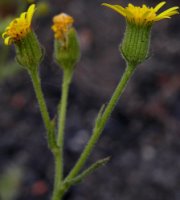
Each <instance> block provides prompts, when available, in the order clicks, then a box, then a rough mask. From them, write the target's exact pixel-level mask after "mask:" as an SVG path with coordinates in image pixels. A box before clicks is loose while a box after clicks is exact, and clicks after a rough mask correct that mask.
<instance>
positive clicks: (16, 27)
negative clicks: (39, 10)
mask: <svg viewBox="0 0 180 200" xmlns="http://www.w3.org/2000/svg"><path fill="white" fill-rule="evenodd" d="M34 11H35V4H32V5H31V6H30V7H29V8H28V10H27V12H24V13H22V14H21V15H20V17H19V18H16V19H14V20H13V21H12V22H11V23H10V24H9V25H8V26H7V28H6V30H5V32H4V33H3V34H2V38H3V39H4V44H5V45H10V44H12V43H15V42H17V41H19V40H21V39H22V38H24V37H25V36H26V35H27V34H28V33H29V32H30V30H31V22H32V17H33V14H34Z"/></svg>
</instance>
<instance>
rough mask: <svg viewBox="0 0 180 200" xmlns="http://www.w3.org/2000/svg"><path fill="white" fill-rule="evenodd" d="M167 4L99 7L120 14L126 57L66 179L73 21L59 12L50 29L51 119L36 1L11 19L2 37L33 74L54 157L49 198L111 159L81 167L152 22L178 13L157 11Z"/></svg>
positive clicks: (145, 51) (75, 54)
mask: <svg viewBox="0 0 180 200" xmlns="http://www.w3.org/2000/svg"><path fill="white" fill-rule="evenodd" d="M165 3H166V2H164V1H163V2H160V3H159V4H157V5H156V6H155V7H148V6H146V5H142V7H138V6H134V5H132V4H128V6H127V7H125V8H124V7H122V6H120V5H111V4H107V3H103V4H102V5H103V6H106V7H108V8H111V9H113V10H115V11H116V12H118V13H119V14H121V15H122V16H124V18H125V20H126V30H125V33H124V38H123V39H122V42H121V44H120V46H119V50H120V53H121V55H122V57H123V58H124V60H125V61H126V64H127V66H126V68H125V71H124V73H123V75H122V77H121V79H120V81H119V83H118V85H117V87H116V89H115V91H114V93H113V94H112V96H111V98H110V100H109V103H108V104H107V105H106V106H105V105H103V106H102V107H101V109H100V111H99V113H98V115H97V118H96V120H95V124H94V128H93V131H92V135H91V137H90V138H89V141H88V142H87V144H86V146H85V148H84V150H83V151H82V153H81V155H80V157H79V159H78V160H77V162H76V164H75V165H74V167H73V168H72V169H71V171H70V172H69V174H68V175H67V176H66V177H64V173H63V171H64V170H63V168H64V159H63V150H64V130H65V122H66V110H67V102H68V91H69V86H70V84H71V81H72V77H73V73H74V70H75V65H76V64H77V62H78V61H79V59H80V47H79V41H78V36H77V32H76V30H75V28H74V26H73V22H74V19H73V18H72V17H71V16H69V15H67V14H65V13H61V14H59V15H56V16H55V17H54V18H53V25H52V27H51V29H52V31H53V32H54V59H55V61H56V62H57V64H58V65H59V66H60V69H61V70H62V71H63V80H62V95H61V99H60V103H59V106H58V110H57V113H58V119H57V120H54V119H51V118H50V116H49V112H48V109H47V106H46V102H45V99H44V95H43V92H42V88H41V81H40V76H39V65H40V62H41V61H42V58H43V51H42V48H41V45H40V44H39V41H38V39H37V36H36V34H35V32H34V31H33V28H32V27H31V23H32V18H33V15H34V12H35V10H36V8H35V7H36V6H35V4H32V5H30V6H29V8H28V10H27V12H24V13H22V14H21V15H20V17H19V18H16V19H14V20H13V21H12V22H11V23H10V24H9V25H8V26H7V28H6V29H5V31H4V33H3V35H2V38H3V39H4V44H5V45H11V44H13V45H14V47H15V51H16V60H17V62H18V63H19V64H20V65H21V66H22V67H23V68H24V69H25V70H26V71H27V72H28V74H29V76H30V77H31V80H32V83H33V86H34V91H35V93H36V97H37V101H38V103H39V108H40V112H41V115H42V119H43V122H44V125H45V128H46V137H47V143H48V147H49V149H50V151H51V152H52V154H53V156H54V160H55V170H54V171H55V173H54V174H55V175H54V188H53V192H52V197H51V200H61V199H62V198H63V196H64V194H65V193H66V192H67V191H68V190H69V188H70V187H71V186H73V185H75V184H77V183H78V182H80V181H82V180H83V179H85V178H86V177H87V176H88V175H89V174H91V173H92V172H94V171H95V170H96V169H97V168H99V167H101V166H103V165H104V164H106V163H107V162H108V160H109V158H105V159H102V160H98V161H97V162H95V163H94V164H92V165H91V166H89V167H88V168H87V169H85V170H84V171H82V168H83V167H84V165H85V163H86V161H87V159H88V157H89V155H90V153H91V152H92V150H93V148H94V146H95V144H96V142H97V141H98V139H99V137H100V136H101V134H102V132H103V129H104V127H105V125H106V123H107V121H108V119H109V118H110V115H111V113H112V111H113V109H114V107H115V105H116V104H117V102H118V100H119V98H120V96H121V94H122V92H123V91H124V89H125V87H126V85H127V83H128V81H129V79H130V78H131V77H132V75H133V73H134V71H135V69H136V68H137V65H138V64H140V63H143V62H144V61H145V60H146V59H147V58H148V57H149V45H150V36H151V29H152V25H153V24H154V22H156V21H160V20H163V19H166V18H170V17H171V16H173V15H175V14H178V13H179V12H178V9H179V7H177V6H175V7H172V8H169V9H167V10H165V11H163V12H161V13H159V14H158V11H159V10H160V9H161V8H162V7H163V6H164V4H165Z"/></svg>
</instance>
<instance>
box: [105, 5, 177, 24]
mask: <svg viewBox="0 0 180 200" xmlns="http://www.w3.org/2000/svg"><path fill="white" fill-rule="evenodd" d="M164 4H166V2H165V1H163V2H160V3H159V4H157V5H156V6H155V7H154V8H153V7H148V6H146V5H143V6H142V7H139V6H134V5H132V4H128V6H127V7H125V8H123V7H122V6H120V5H111V4H107V3H103V4H102V5H104V6H107V7H109V8H111V9H113V10H115V11H116V12H118V13H119V14H121V15H122V16H124V17H125V18H126V19H127V21H128V22H130V23H134V24H136V25H140V26H141V25H151V24H152V23H153V22H156V21H159V20H162V19H166V18H170V17H171V16H172V15H175V14H178V13H179V12H178V9H179V7H178V6H174V7H172V8H169V9H167V10H165V11H163V12H162V13H160V14H157V12H158V11H159V9H160V8H161V7H162V6H164Z"/></svg>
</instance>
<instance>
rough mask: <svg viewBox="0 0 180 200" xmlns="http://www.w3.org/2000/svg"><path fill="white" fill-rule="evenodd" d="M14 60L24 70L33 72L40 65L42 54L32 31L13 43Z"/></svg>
mask: <svg viewBox="0 0 180 200" xmlns="http://www.w3.org/2000/svg"><path fill="white" fill-rule="evenodd" d="M15 49H16V60H17V62H18V63H19V64H20V65H21V66H22V67H24V68H26V69H28V70H34V69H36V68H37V66H38V65H39V64H40V62H41V60H42V57H43V52H42V48H41V46H40V44H39V41H38V39H37V37H36V35H35V33H34V32H33V31H30V32H29V33H28V34H27V35H26V37H24V38H22V39H21V40H19V41H17V42H16V43H15Z"/></svg>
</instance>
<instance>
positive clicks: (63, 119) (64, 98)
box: [57, 69, 72, 181]
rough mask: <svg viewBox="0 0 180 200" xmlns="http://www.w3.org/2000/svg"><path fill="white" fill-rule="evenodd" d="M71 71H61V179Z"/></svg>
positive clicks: (59, 135) (59, 117)
mask: <svg viewBox="0 0 180 200" xmlns="http://www.w3.org/2000/svg"><path fill="white" fill-rule="evenodd" d="M71 77H72V73H71V72H70V71H69V70H68V69H64V71H63V82H62V94H61V100H60V103H59V106H58V109H59V110H58V138H57V144H58V147H59V148H60V160H61V161H60V164H59V173H60V180H59V181H61V180H62V179H63V149H64V129H65V124H66V111H67V103H68V92H69V84H70V82H71Z"/></svg>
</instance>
